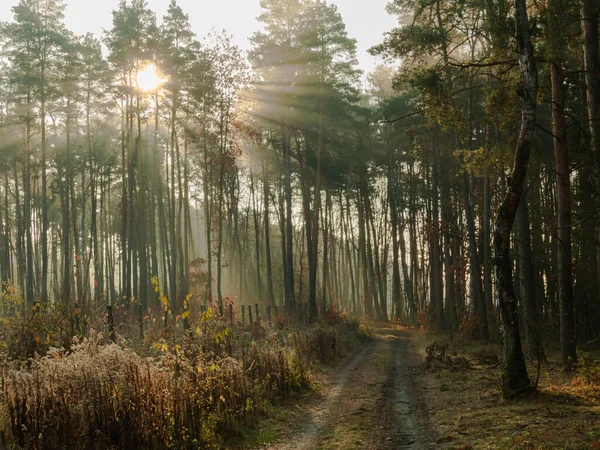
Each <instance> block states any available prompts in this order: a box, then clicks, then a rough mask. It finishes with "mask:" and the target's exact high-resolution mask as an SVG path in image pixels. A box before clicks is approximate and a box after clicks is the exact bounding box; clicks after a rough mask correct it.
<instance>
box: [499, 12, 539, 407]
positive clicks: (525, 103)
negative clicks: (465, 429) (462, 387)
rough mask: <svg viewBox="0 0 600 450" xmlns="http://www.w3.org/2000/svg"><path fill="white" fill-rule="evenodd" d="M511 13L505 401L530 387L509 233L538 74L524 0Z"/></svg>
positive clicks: (502, 296) (502, 217) (504, 223)
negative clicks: (515, 126)
mask: <svg viewBox="0 0 600 450" xmlns="http://www.w3.org/2000/svg"><path fill="white" fill-rule="evenodd" d="M514 11H515V24H516V30H517V47H518V53H519V65H520V68H521V83H522V86H521V88H520V91H519V94H520V97H521V103H522V118H521V131H520V135H519V140H518V143H517V149H516V151H515V158H514V163H513V168H512V173H511V176H510V182H509V183H508V189H507V192H506V195H505V196H504V198H503V200H502V203H501V204H500V207H499V209H498V213H497V216H496V222H495V228H494V251H495V255H494V256H495V266H496V283H497V289H498V308H499V310H500V333H501V335H502V392H503V395H504V396H505V397H506V398H513V397H516V396H519V395H521V394H522V393H524V392H526V391H528V390H529V389H530V387H531V384H530V381H529V377H528V375H527V368H526V367H525V358H524V356H523V349H522V348H521V335H520V331H519V318H518V316H517V301H516V298H515V291H514V286H513V279H512V268H511V257H510V234H511V230H512V227H513V224H514V220H515V215H516V213H517V208H518V207H519V202H520V201H521V194H522V191H523V184H524V182H525V177H526V176H527V168H528V166H529V156H530V154H531V148H532V146H533V139H534V133H535V124H536V106H537V105H536V97H537V90H538V74H537V68H536V63H535V59H534V56H533V45H532V43H531V37H530V31H529V20H528V17H527V4H526V0H515V9H514Z"/></svg>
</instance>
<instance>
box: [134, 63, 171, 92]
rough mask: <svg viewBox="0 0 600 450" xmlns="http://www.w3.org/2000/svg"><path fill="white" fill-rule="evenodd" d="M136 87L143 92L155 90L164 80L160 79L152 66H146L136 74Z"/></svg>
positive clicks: (156, 70)
mask: <svg viewBox="0 0 600 450" xmlns="http://www.w3.org/2000/svg"><path fill="white" fill-rule="evenodd" d="M136 80H137V86H138V88H139V89H141V90H142V91H144V92H151V91H154V90H156V89H157V88H158V87H159V86H160V85H161V84H162V83H163V82H164V81H165V80H164V79H163V78H161V76H160V75H159V73H158V69H157V68H156V66H155V65H154V64H148V65H147V66H146V67H144V68H143V69H142V70H140V71H139V72H138V74H137V79H136Z"/></svg>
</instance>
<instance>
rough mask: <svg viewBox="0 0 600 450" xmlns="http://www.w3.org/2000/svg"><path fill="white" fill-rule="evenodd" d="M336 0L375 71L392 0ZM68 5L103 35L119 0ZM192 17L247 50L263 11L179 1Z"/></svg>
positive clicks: (79, 24) (228, 1) (161, 7)
mask: <svg viewBox="0 0 600 450" xmlns="http://www.w3.org/2000/svg"><path fill="white" fill-rule="evenodd" d="M330 1H332V2H333V3H335V4H336V5H337V6H338V8H339V10H340V12H341V14H342V17H343V18H344V21H345V22H346V26H347V28H348V34H349V35H350V37H353V38H356V39H357V40H358V49H359V52H358V58H359V62H360V66H361V68H362V69H363V70H364V71H370V70H372V69H373V68H374V67H375V65H376V63H377V61H376V60H375V59H374V58H373V57H371V56H370V55H369V54H368V53H367V49H368V48H369V47H371V46H373V45H375V44H377V43H379V42H381V38H382V35H383V33H384V32H385V31H388V30H390V29H391V28H393V27H394V25H395V20H394V18H393V17H391V16H389V15H388V14H387V13H386V11H385V6H386V4H387V3H388V1H389V0H330ZM17 2H18V0H0V21H6V20H11V19H12V11H11V6H12V5H15V4H16V3H17ZM65 3H67V4H68V7H67V11H66V18H65V22H66V24H67V27H68V28H69V29H70V30H72V31H74V32H75V33H78V34H83V33H86V32H88V31H90V32H92V33H94V34H96V35H101V34H102V29H103V28H110V26H111V21H112V14H111V12H112V10H113V9H115V8H116V7H117V5H118V3H119V0H65ZM148 4H149V6H150V8H151V9H152V10H153V11H154V12H156V14H157V17H158V18H159V20H160V18H161V17H162V15H163V14H164V12H165V11H166V9H167V6H168V4H169V0H148ZM179 4H180V5H181V7H182V8H183V9H184V11H186V12H187V13H188V14H189V16H190V21H191V23H192V27H193V28H194V31H195V32H196V34H197V35H198V37H199V38H202V37H204V36H205V35H206V34H208V32H209V31H210V30H211V29H212V28H215V29H216V30H222V29H226V30H227V31H228V32H229V33H231V34H233V35H234V36H235V39H236V41H237V43H238V45H240V46H241V47H242V48H244V49H248V48H249V46H250V44H249V42H248V37H249V36H251V35H252V33H253V32H254V31H256V30H257V29H258V27H259V25H258V23H257V22H256V17H257V16H258V14H259V13H260V5H259V0H179Z"/></svg>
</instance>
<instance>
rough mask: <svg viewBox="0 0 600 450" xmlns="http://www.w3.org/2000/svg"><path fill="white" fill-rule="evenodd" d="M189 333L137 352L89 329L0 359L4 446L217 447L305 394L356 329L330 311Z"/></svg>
mask: <svg viewBox="0 0 600 450" xmlns="http://www.w3.org/2000/svg"><path fill="white" fill-rule="evenodd" d="M191 329H192V332H191V333H189V334H188V335H187V336H183V335H181V336H171V337H168V336H167V337H165V338H163V339H161V340H159V341H157V342H155V343H154V344H153V345H152V346H151V348H150V350H149V351H150V353H152V355H151V356H146V355H145V356H141V355H140V354H139V348H138V352H136V351H134V350H133V349H132V348H131V347H130V346H129V345H128V341H126V340H121V342H119V343H118V344H112V343H110V342H107V341H106V340H105V339H104V338H103V337H102V336H101V335H99V334H95V333H93V332H92V333H90V334H89V336H88V337H87V338H85V339H83V338H79V339H77V340H76V342H75V343H73V344H72V345H70V348H69V349H68V351H67V350H62V349H61V350H57V349H51V350H50V351H49V352H48V353H47V354H45V355H44V356H36V357H34V358H30V359H29V360H27V361H14V360H13V361H10V360H9V359H7V358H6V357H5V358H4V359H3V360H2V362H1V363H0V388H1V390H2V395H1V396H0V428H1V430H0V431H1V439H2V447H3V448H15V449H16V448H25V449H105V448H144V449H153V448H156V449H164V448H219V447H221V446H222V445H224V443H225V442H226V440H227V439H231V438H235V437H236V436H239V435H241V433H242V430H244V429H245V428H247V427H248V426H250V425H251V424H253V423H254V422H255V420H256V418H257V417H259V416H260V415H262V414H264V413H265V412H266V411H267V410H268V409H269V408H270V406H271V404H272V403H273V402H276V401H278V399H280V398H284V397H286V396H288V395H290V393H293V392H299V391H302V390H305V389H306V388H308V387H309V386H310V383H311V378H312V376H311V372H312V365H313V362H314V361H316V360H319V361H323V362H327V361H330V360H333V359H335V358H336V357H338V356H339V355H342V354H344V353H346V352H348V351H349V349H350V348H352V347H353V346H354V345H356V344H357V343H358V342H359V340H360V339H361V337H362V336H363V333H362V331H361V329H360V326H359V325H358V324H357V323H355V322H351V321H349V320H347V319H345V318H344V317H341V316H338V315H336V314H330V315H329V316H327V320H326V321H323V322H321V323H319V324H318V325H315V326H312V327H303V328H301V329H297V328H285V327H284V328H281V329H277V328H272V329H265V328H262V327H260V325H257V324H255V325H254V326H252V327H241V326H238V325H232V324H231V323H230V322H229V321H228V320H226V319H225V318H220V317H217V316H213V315H212V314H204V315H203V317H202V318H201V319H200V320H199V321H198V322H197V323H194V324H192V328H191Z"/></svg>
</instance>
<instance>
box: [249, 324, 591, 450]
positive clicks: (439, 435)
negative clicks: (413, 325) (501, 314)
mask: <svg viewBox="0 0 600 450" xmlns="http://www.w3.org/2000/svg"><path fill="white" fill-rule="evenodd" d="M369 329H370V331H371V333H372V335H373V339H372V340H371V341H370V342H368V343H366V344H364V345H363V346H361V347H360V348H358V349H357V350H356V351H355V352H354V353H353V354H352V355H350V356H349V357H348V358H346V359H345V360H342V361H340V362H338V363H336V364H334V365H331V366H327V367H325V368H323V370H322V371H321V372H320V373H318V374H317V375H316V378H317V380H318V381H317V383H318V387H317V389H316V390H315V391H314V392H313V393H311V394H308V395H306V394H305V395H303V396H301V397H300V398H294V399H290V400H289V401H288V402H286V403H284V404H283V405H281V406H280V407H279V408H277V409H276V410H275V411H274V412H273V413H272V414H271V416H270V417H269V418H267V419H265V420H263V421H262V422H261V423H260V424H259V427H258V432H257V436H255V439H253V440H254V442H255V443H256V442H259V443H261V444H259V445H255V447H259V448H266V449H268V450H342V449H343V450H346V449H347V450H358V449H365V450H371V449H373V450H375V449H377V450H379V449H381V450H388V449H390V450H391V449H456V450H467V449H518V448H524V449H589V448H592V449H595V448H600V441H599V440H598V439H599V437H600V388H598V387H597V386H592V385H589V384H587V383H586V382H584V381H583V380H582V379H581V378H580V377H575V378H567V377H566V376H564V375H563V374H562V372H561V370H560V368H559V367H558V365H557V364H556V362H554V358H553V356H554V355H552V354H550V355H549V361H550V362H548V363H547V364H545V365H544V366H543V367H542V370H541V371H540V377H539V386H538V393H537V394H535V395H533V396H531V397H529V398H526V399H522V400H520V401H518V402H505V401H503V400H502V399H501V396H500V388H499V386H500V385H499V379H500V371H499V370H500V369H499V365H498V364H497V363H494V356H493V355H497V352H498V346H497V345H495V344H482V343H479V342H478V341H471V340H465V339H461V338H459V337H456V336H453V337H452V338H450V336H448V335H447V334H446V335H443V334H441V333H428V332H422V331H417V330H410V329H402V328H400V327H397V326H394V325H391V324H389V325H382V324H370V325H369ZM433 342H438V343H442V347H443V346H444V345H445V344H448V355H449V356H450V357H451V358H452V359H453V360H454V364H453V366H452V367H450V366H447V365H446V364H443V363H439V362H438V364H436V361H434V363H433V364H430V365H429V367H427V368H426V364H425V361H426V359H427V358H426V348H427V347H428V346H430V345H431V344H432V343H433ZM529 372H530V375H531V376H532V378H535V377H536V368H535V367H529Z"/></svg>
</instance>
